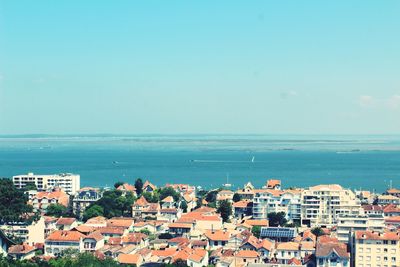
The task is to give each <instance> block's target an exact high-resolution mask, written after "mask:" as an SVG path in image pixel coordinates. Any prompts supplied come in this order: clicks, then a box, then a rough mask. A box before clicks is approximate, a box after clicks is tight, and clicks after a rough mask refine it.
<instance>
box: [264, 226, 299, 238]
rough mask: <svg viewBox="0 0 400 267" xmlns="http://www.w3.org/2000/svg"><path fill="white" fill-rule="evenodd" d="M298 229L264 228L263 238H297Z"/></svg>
mask: <svg viewBox="0 0 400 267" xmlns="http://www.w3.org/2000/svg"><path fill="white" fill-rule="evenodd" d="M296 235H297V234H296V229H295V228H288V227H262V228H261V233H260V236H261V237H271V238H274V237H284V238H294V237H296Z"/></svg>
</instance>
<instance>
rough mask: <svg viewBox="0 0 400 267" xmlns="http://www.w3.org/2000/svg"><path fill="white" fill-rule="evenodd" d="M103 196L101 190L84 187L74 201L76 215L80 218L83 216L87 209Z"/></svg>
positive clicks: (73, 206) (73, 207)
mask: <svg viewBox="0 0 400 267" xmlns="http://www.w3.org/2000/svg"><path fill="white" fill-rule="evenodd" d="M102 196H103V193H102V191H101V190H100V189H99V188H93V187H84V188H81V189H80V190H79V191H78V192H77V193H76V194H75V196H74V199H73V200H72V209H73V212H74V214H77V215H78V216H79V217H82V216H83V212H84V211H85V209H86V208H87V207H88V206H89V205H90V204H92V203H94V202H96V201H97V200H99V199H100V198H101V197H102Z"/></svg>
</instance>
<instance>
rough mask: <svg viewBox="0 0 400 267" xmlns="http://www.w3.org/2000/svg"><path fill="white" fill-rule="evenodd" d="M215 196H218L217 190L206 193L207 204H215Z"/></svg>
mask: <svg viewBox="0 0 400 267" xmlns="http://www.w3.org/2000/svg"><path fill="white" fill-rule="evenodd" d="M217 194H218V190H213V191H210V192H208V193H207V195H206V201H207V202H208V203H211V202H216V201H217Z"/></svg>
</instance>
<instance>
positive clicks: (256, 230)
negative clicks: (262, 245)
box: [251, 225, 261, 238]
mask: <svg viewBox="0 0 400 267" xmlns="http://www.w3.org/2000/svg"><path fill="white" fill-rule="evenodd" d="M251 233H252V234H253V235H254V236H255V237H257V238H260V234H261V226H259V225H255V226H253V227H252V228H251Z"/></svg>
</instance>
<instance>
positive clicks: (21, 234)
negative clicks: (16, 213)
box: [0, 217, 45, 245]
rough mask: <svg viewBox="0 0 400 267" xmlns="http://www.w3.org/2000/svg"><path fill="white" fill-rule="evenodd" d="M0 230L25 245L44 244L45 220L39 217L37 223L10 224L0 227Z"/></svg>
mask: <svg viewBox="0 0 400 267" xmlns="http://www.w3.org/2000/svg"><path fill="white" fill-rule="evenodd" d="M0 229H1V230H3V232H4V233H5V234H6V235H7V236H12V237H15V238H16V239H18V240H19V241H21V242H24V243H25V244H27V245H34V244H36V243H44V239H45V235H44V234H45V219H44V217H40V219H39V220H38V221H36V222H35V221H34V222H32V223H31V224H27V223H12V224H4V225H1V226H0Z"/></svg>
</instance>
